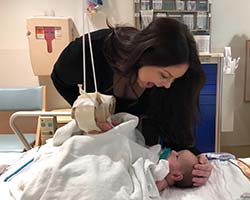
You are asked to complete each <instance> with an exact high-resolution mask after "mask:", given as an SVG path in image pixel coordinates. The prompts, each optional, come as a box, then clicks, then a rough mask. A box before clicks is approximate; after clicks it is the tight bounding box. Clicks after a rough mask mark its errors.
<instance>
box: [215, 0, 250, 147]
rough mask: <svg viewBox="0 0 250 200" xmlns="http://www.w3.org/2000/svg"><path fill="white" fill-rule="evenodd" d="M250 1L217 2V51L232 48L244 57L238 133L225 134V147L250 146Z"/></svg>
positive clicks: (236, 99)
mask: <svg viewBox="0 0 250 200" xmlns="http://www.w3.org/2000/svg"><path fill="white" fill-rule="evenodd" d="M249 10H250V1H249V0H240V1H235V0H213V1H212V22H211V25H212V28H211V29H212V36H211V40H212V41H211V42H212V43H211V45H212V50H213V51H214V52H223V48H224V47H225V46H231V47H232V55H233V57H241V60H240V65H239V68H238V69H237V71H236V76H235V93H234V107H235V113H234V131H233V132H224V133H222V134H221V144H222V145H235V146H238V145H239V146H241V145H243V146H244V145H250V120H249V116H250V102H248V103H246V102H245V101H244V78H245V74H244V70H245V50H246V46H245V42H246V39H250V20H249V19H250V12H249Z"/></svg>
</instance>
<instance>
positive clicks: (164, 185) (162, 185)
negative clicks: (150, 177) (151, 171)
mask: <svg viewBox="0 0 250 200" xmlns="http://www.w3.org/2000/svg"><path fill="white" fill-rule="evenodd" d="M155 184H156V187H157V189H158V191H159V192H162V191H163V190H164V189H165V188H167V187H168V182H167V181H166V179H165V178H164V179H162V180H161V181H156V182H155Z"/></svg>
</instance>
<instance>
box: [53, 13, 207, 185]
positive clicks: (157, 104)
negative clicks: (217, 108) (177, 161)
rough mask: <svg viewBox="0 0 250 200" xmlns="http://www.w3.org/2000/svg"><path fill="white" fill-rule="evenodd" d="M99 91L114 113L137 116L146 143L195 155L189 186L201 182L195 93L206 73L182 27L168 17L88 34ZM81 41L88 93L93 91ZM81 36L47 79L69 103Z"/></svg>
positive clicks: (203, 163)
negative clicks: (109, 96) (113, 102)
mask: <svg viewBox="0 0 250 200" xmlns="http://www.w3.org/2000/svg"><path fill="white" fill-rule="evenodd" d="M91 40H92V47H93V54H94V59H95V70H96V78H97V86H98V91H99V92H101V93H104V94H112V95H114V96H115V98H116V112H128V113H131V114H134V115H136V116H138V117H139V118H140V119H141V120H140V125H139V128H140V129H141V131H142V134H143V135H144V137H145V141H146V144H147V145H154V144H157V143H159V142H160V141H161V143H163V145H165V146H167V147H171V148H172V149H175V150H180V149H189V150H191V151H192V152H194V153H195V154H196V155H197V156H198V158H199V164H197V165H195V167H194V170H193V174H194V175H195V178H194V179H193V182H194V186H200V185H203V184H204V183H205V182H206V181H207V179H208V177H209V176H210V174H211V170H212V167H211V164H210V163H209V162H208V160H207V159H206V158H205V156H204V155H202V154H200V155H199V151H198V150H197V149H196V148H195V135H194V128H195V126H196V125H197V122H198V120H199V114H200V113H199V93H200V90H201V88H202V86H203V84H204V82H205V74H204V71H203V69H202V66H201V63H200V60H199V56H198V53H197V48H196V43H195V40H194V38H193V36H192V34H191V33H190V31H189V30H188V28H187V26H186V25H184V24H182V23H180V22H178V21H176V20H174V19H171V18H158V19H155V20H154V21H153V22H152V23H151V24H149V26H148V27H146V28H145V29H143V30H137V29H136V28H134V27H128V26H116V27H111V26H109V29H103V30H98V31H95V32H92V33H91ZM85 41H86V52H85V55H86V75H87V76H86V77H87V81H86V85H87V87H86V88H87V89H88V90H87V92H93V91H94V84H93V74H92V69H91V59H90V52H89V46H88V38H87V36H85ZM82 68H83V67H82V38H81V37H80V38H78V39H76V40H75V41H73V42H71V43H70V44H69V45H68V46H67V47H66V48H65V49H64V51H63V52H62V53H61V55H60V57H59V59H58V60H57V62H56V63H55V66H54V69H53V72H52V74H51V78H52V80H53V83H54V85H55V87H56V89H57V90H58V92H59V93H60V94H61V95H62V96H63V97H64V99H65V100H66V101H67V102H68V103H69V104H70V105H72V104H73V103H74V101H75V100H76V98H77V97H78V95H79V92H78V86H77V85H78V84H79V83H81V84H82V83H83V80H82Z"/></svg>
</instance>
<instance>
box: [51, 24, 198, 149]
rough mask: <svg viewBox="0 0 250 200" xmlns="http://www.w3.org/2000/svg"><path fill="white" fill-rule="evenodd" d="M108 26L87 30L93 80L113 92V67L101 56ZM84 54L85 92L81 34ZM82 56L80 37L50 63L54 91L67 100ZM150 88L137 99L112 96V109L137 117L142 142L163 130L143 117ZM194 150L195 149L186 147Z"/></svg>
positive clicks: (73, 94)
mask: <svg viewBox="0 0 250 200" xmlns="http://www.w3.org/2000/svg"><path fill="white" fill-rule="evenodd" d="M110 33H111V30H110V29H102V30H98V31H95V32H92V33H91V41H92V48H93V56H94V62H95V63H94V64H95V72H96V80H97V88H98V91H99V92H101V93H103V94H112V95H113V87H112V86H113V70H112V68H111V66H110V65H109V64H108V62H107V61H106V59H105V56H104V52H103V45H104V40H105V38H106V36H107V35H108V34H110ZM85 55H86V75H87V76H86V77H87V79H86V89H87V92H93V91H94V81H93V74H92V68H91V59H90V51H89V43H88V37H87V36H86V35H85ZM82 63H83V58H82V37H79V38H77V39H76V40H74V41H72V42H71V43H70V44H69V45H68V46H67V47H66V48H65V49H64V50H63V52H62V53H61V55H60V56H59V58H58V60H57V61H56V63H55V65H54V69H53V71H52V74H51V78H52V81H53V83H54V86H55V87H56V89H57V91H58V92H59V93H60V94H61V96H62V97H63V98H64V99H65V100H66V101H67V102H68V103H69V104H70V105H73V103H74V101H75V100H76V99H77V97H78V96H79V90H78V86H77V85H78V84H80V83H81V84H82V83H83V67H82ZM150 90H151V89H150V88H148V89H146V90H145V91H144V93H143V94H142V95H141V96H140V97H139V99H137V100H129V99H122V98H118V97H116V112H128V113H131V114H134V115H136V116H138V117H140V118H142V116H144V118H142V120H141V131H142V133H143V135H144V137H145V140H146V144H148V145H153V144H157V143H158V142H159V137H160V136H161V135H163V134H168V133H165V132H164V130H162V128H159V126H156V125H155V123H154V122H153V120H150V119H148V118H147V117H145V115H146V112H147V108H148V106H149V105H148V98H149V95H150V92H151V91H150ZM168 146H171V148H172V149H176V150H179V149H182V148H183V147H178V146H176V145H175V144H171V142H170V143H169V144H168ZM186 148H188V149H190V150H191V151H192V152H194V153H195V154H197V153H198V151H197V150H196V149H195V148H190V147H186Z"/></svg>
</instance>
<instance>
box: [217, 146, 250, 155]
mask: <svg viewBox="0 0 250 200" xmlns="http://www.w3.org/2000/svg"><path fill="white" fill-rule="evenodd" d="M221 152H228V153H231V154H234V155H235V156H236V157H237V158H246V157H250V145H249V146H222V147H221Z"/></svg>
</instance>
